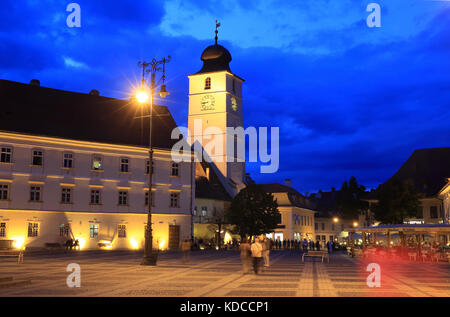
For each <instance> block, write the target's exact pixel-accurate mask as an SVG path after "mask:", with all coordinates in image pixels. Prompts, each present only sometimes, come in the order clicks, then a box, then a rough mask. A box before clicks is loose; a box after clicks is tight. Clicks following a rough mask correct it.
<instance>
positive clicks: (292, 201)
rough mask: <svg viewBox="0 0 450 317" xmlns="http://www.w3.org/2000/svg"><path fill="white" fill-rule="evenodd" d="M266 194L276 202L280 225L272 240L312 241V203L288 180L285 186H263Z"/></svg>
mask: <svg viewBox="0 0 450 317" xmlns="http://www.w3.org/2000/svg"><path fill="white" fill-rule="evenodd" d="M262 186H263V188H264V190H265V191H266V192H267V193H271V194H273V196H274V198H275V199H276V200H277V202H278V210H279V211H280V213H281V223H280V225H279V227H278V228H277V229H276V230H275V231H274V232H273V236H271V238H273V239H274V240H280V241H283V240H303V239H308V240H309V239H311V240H314V238H315V237H314V214H315V211H314V210H313V205H312V203H311V202H310V201H309V200H308V199H307V198H306V197H305V196H303V195H302V194H300V193H299V192H298V191H296V190H295V189H294V188H292V185H291V182H290V180H286V181H285V184H284V185H282V184H278V183H272V184H263V185H262Z"/></svg>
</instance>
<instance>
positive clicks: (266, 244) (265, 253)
mask: <svg viewBox="0 0 450 317" xmlns="http://www.w3.org/2000/svg"><path fill="white" fill-rule="evenodd" d="M271 246H272V242H271V241H270V240H269V239H268V238H265V239H264V249H263V250H264V251H263V258H264V267H269V266H270V261H269V255H270V247H271Z"/></svg>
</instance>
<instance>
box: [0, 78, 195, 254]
mask: <svg viewBox="0 0 450 317" xmlns="http://www.w3.org/2000/svg"><path fill="white" fill-rule="evenodd" d="M0 93H1V95H2V100H3V101H2V110H1V113H0V121H1V130H2V131H0V150H1V153H0V239H1V240H11V241H13V243H14V244H15V245H16V246H25V247H27V248H41V247H46V246H48V245H55V244H64V243H65V241H66V240H68V239H74V240H75V239H76V240H78V241H79V243H80V246H81V248H82V249H99V248H107V249H141V248H142V247H143V244H144V230H145V226H146V225H147V208H148V203H149V200H150V201H151V203H152V208H153V219H152V220H153V236H154V238H153V243H154V247H155V248H159V249H163V250H164V249H171V248H178V246H179V243H180V241H181V239H184V238H190V237H191V234H192V227H191V221H192V219H191V210H192V209H193V208H192V207H193V200H194V190H195V189H194V186H195V184H194V180H193V178H194V170H193V168H192V164H191V163H189V158H188V159H185V160H184V161H182V162H180V163H175V162H173V161H172V156H171V151H170V149H171V146H172V144H173V141H174V140H171V139H170V131H171V129H173V128H174V127H175V122H174V120H173V119H172V117H171V116H170V112H169V111H168V109H167V108H166V107H162V106H155V108H154V111H157V113H158V114H159V115H161V116H159V117H156V118H154V125H153V127H152V128H153V129H154V130H153V133H154V135H156V137H155V138H154V143H153V144H154V160H153V164H152V168H151V170H152V172H153V182H152V183H153V186H152V193H151V195H150V199H149V195H148V189H149V187H148V173H149V170H150V164H149V159H148V141H147V143H146V142H144V141H143V140H148V124H147V123H146V122H139V121H140V120H139V119H136V113H139V109H137V108H136V107H137V103H136V102H133V101H126V100H118V99H112V98H106V97H101V96H98V95H97V94H81V93H73V92H67V91H61V90H56V89H49V88H44V87H40V86H36V85H26V84H21V83H16V82H10V81H4V80H1V81H0ZM162 114H164V116H162ZM141 123H142V125H141ZM141 129H142V130H141ZM146 131H147V132H146ZM140 136H141V138H140ZM180 155H181V154H180ZM187 155H190V153H189V154H187Z"/></svg>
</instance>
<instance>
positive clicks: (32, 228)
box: [28, 222, 39, 237]
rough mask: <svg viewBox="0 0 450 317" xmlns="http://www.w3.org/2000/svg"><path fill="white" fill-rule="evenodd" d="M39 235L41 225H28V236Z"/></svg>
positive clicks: (34, 223) (31, 223)
mask: <svg viewBox="0 0 450 317" xmlns="http://www.w3.org/2000/svg"><path fill="white" fill-rule="evenodd" d="M38 235H39V223H37V222H29V223H28V236H29V237H37V236H38Z"/></svg>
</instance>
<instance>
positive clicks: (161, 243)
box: [159, 240, 166, 250]
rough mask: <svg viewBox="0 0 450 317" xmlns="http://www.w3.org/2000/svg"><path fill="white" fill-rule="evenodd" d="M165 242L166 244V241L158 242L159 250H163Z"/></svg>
mask: <svg viewBox="0 0 450 317" xmlns="http://www.w3.org/2000/svg"><path fill="white" fill-rule="evenodd" d="M165 244H166V241H164V240H161V242H160V243H159V249H160V250H163V249H164V245H165Z"/></svg>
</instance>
